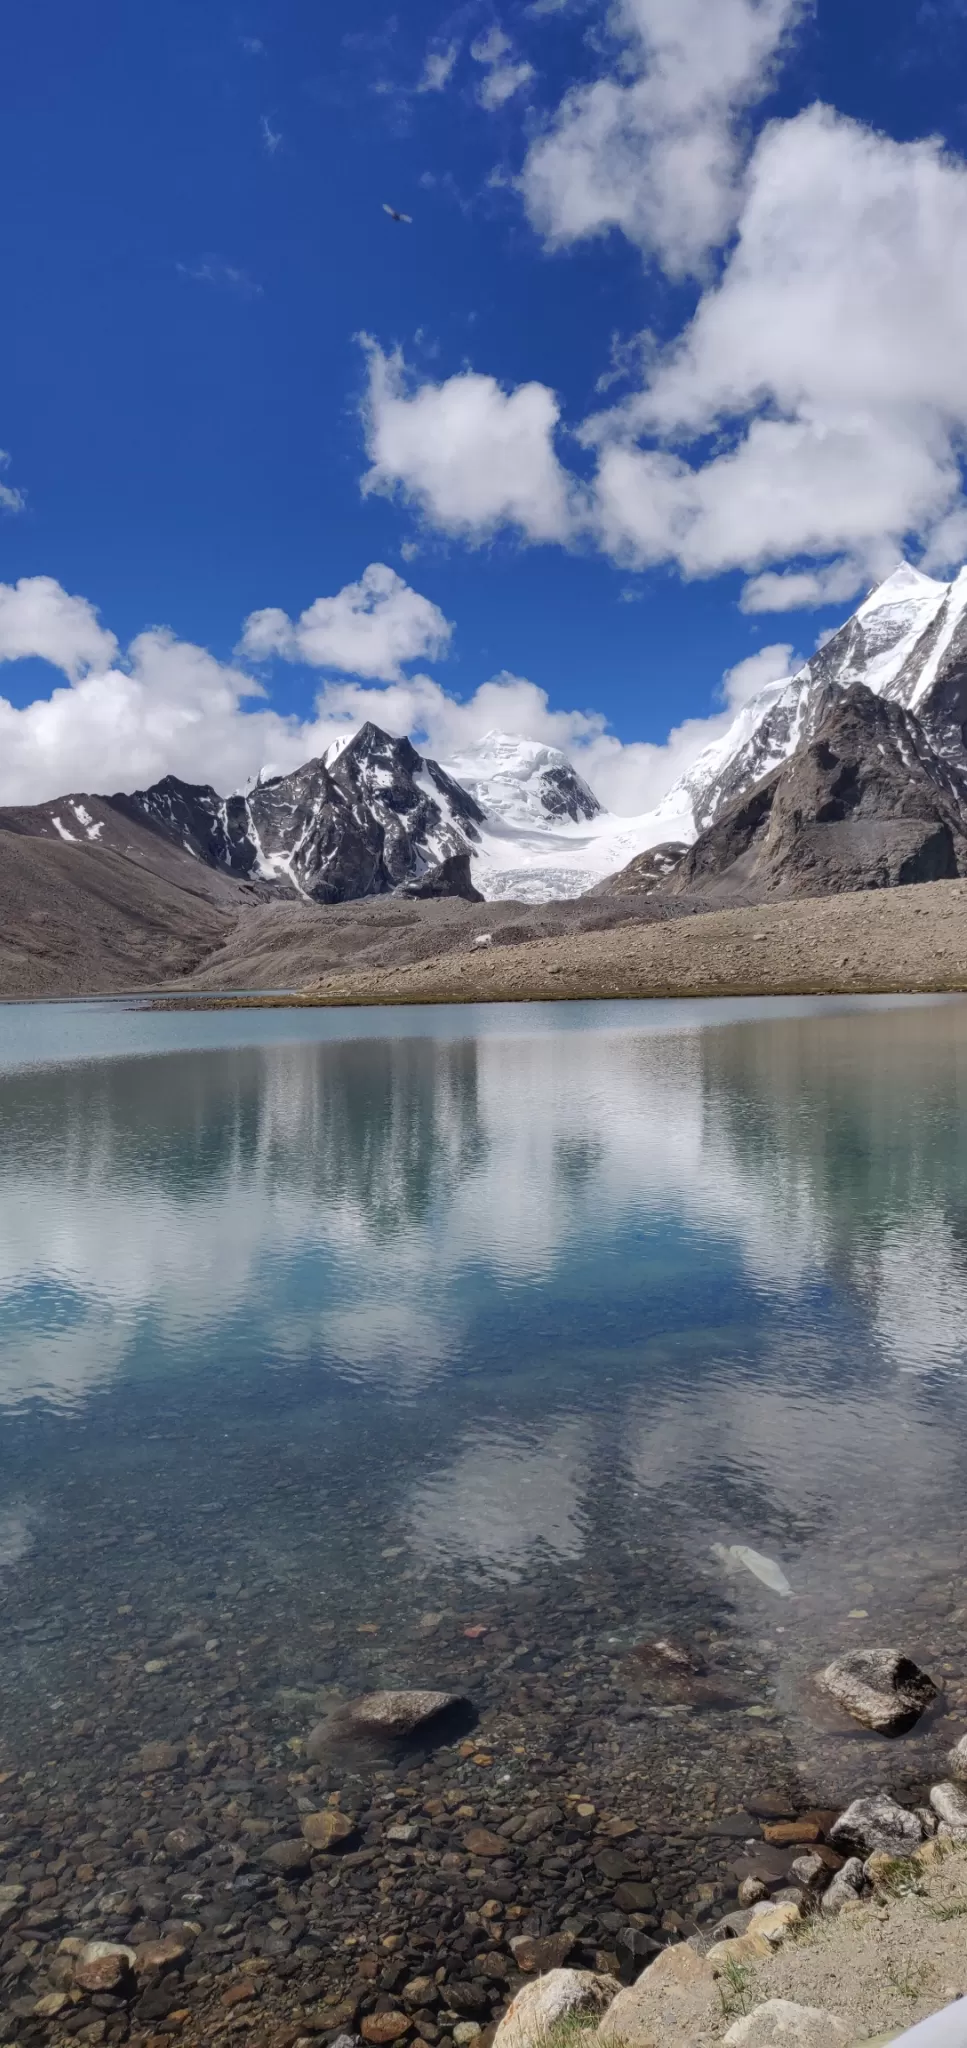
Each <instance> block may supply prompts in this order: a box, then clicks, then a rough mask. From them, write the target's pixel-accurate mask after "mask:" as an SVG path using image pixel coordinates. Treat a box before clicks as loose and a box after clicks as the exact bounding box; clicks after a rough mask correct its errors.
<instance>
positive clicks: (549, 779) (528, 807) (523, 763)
mask: <svg viewBox="0 0 967 2048" xmlns="http://www.w3.org/2000/svg"><path fill="white" fill-rule="evenodd" d="M447 772H448V774H450V775H451V776H452V777H453V780H454V781H455V782H459V783H460V785H461V787H462V788H463V789H466V790H469V792H470V795H471V796H472V797H473V798H474V799H475V801H476V802H477V803H478V804H479V805H480V808H481V810H482V811H483V812H484V813H485V814H486V817H487V819H488V822H489V823H490V824H491V825H499V824H506V825H510V826H521V825H541V824H543V825H546V824H548V823H549V822H550V821H554V822H560V823H563V822H564V821H565V820H566V819H570V820H571V822H572V823H573V824H577V823H578V821H579V820H580V819H582V818H596V817H597V815H598V813H599V811H600V810H601V805H600V804H599V802H598V799H597V797H596V796H595V795H594V793H593V791H591V790H590V789H589V788H588V785H587V783H586V782H584V781H583V780H582V778H581V776H580V775H578V773H577V771H576V769H575V768H573V767H572V765H571V763H570V761H569V760H568V758H567V755H566V754H562V752H561V750H560V748H559V747H549V746H547V745H546V744H545V743H544V741H542V740H525V739H519V738H518V737H517V736H516V735H515V734H513V733H506V732H497V731H496V730H495V731H492V732H488V733H485V734H484V737H483V739H481V740H477V741H476V742H475V744H474V745H472V746H470V747H465V748H464V749H463V751H462V752H461V753H460V754H457V755H456V756H455V757H454V758H453V759H452V760H451V761H449V762H448V763H447Z"/></svg>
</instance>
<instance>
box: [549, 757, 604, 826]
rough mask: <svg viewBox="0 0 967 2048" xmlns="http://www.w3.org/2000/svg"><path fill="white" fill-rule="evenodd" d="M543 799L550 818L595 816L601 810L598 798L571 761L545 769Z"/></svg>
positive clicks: (574, 818)
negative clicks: (572, 765)
mask: <svg viewBox="0 0 967 2048" xmlns="http://www.w3.org/2000/svg"><path fill="white" fill-rule="evenodd" d="M541 802H542V804H543V807H544V809H545V811H546V812H547V815H548V817H549V818H571V819H572V820H573V822H574V823H575V824H577V823H578V821H579V819H581V818H596V817H598V815H599V813H600V811H601V805H600V804H599V802H598V799H597V797H596V796H595V795H594V794H593V792H592V791H591V790H590V789H589V788H588V785H587V783H586V782H582V780H581V777H580V775H578V773H577V772H576V770H575V769H574V768H572V767H571V764H570V762H569V761H568V762H562V763H561V765H560V767H557V766H555V767H553V768H545V770H544V772H543V774H542V776H541Z"/></svg>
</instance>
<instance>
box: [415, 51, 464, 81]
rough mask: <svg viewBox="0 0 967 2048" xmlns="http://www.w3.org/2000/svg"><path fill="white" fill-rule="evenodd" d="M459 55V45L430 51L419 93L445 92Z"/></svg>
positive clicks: (427, 55)
mask: <svg viewBox="0 0 967 2048" xmlns="http://www.w3.org/2000/svg"><path fill="white" fill-rule="evenodd" d="M459 55H460V45H459V43H447V44H446V46H445V47H444V48H443V49H430V50H428V51H427V53H426V62H425V63H424V66H423V76H422V78H421V79H420V83H419V85H418V86H417V88H416V89H417V92H444V91H445V89H446V87H447V86H448V85H449V83H450V79H451V78H452V76H453V71H454V67H455V65H456V61H457V58H458V57H459Z"/></svg>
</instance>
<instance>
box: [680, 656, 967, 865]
mask: <svg viewBox="0 0 967 2048" xmlns="http://www.w3.org/2000/svg"><path fill="white" fill-rule="evenodd" d="M965 873H967V777H965V776H964V775H963V774H962V772H961V771H960V770H959V769H958V768H957V767H956V766H954V765H953V764H952V763H949V762H947V761H945V760H944V759H943V758H942V757H941V755H940V754H939V753H938V752H937V751H936V749H935V748H934V747H933V746H932V745H931V743H930V741H929V740H928V739H927V737H926V734H925V733H924V731H923V728H922V726H921V725H920V723H919V721H918V720H917V719H916V718H914V717H913V715H912V713H911V712H908V711H904V710H903V708H902V706H901V705H899V704H895V703H892V702H890V701H888V700H887V699H885V698H882V697H877V696H874V694H873V692H872V691H871V690H868V689H866V688H865V686H864V685H863V684H854V685H853V687H852V688H851V689H849V690H846V691H843V692H835V693H831V694H830V695H829V697H828V698H827V699H826V709H825V713H824V716H823V718H822V719H821V721H820V723H819V725H818V727H817V729H816V731H815V733H814V735H813V737H812V738H811V739H809V740H807V741H806V742H805V744H803V745H801V746H800V747H799V749H798V751H797V752H796V753H795V754H793V755H792V756H791V758H790V759H789V760H788V761H787V762H786V763H785V764H784V765H783V766H782V767H781V768H777V769H775V770H774V771H773V773H772V774H771V775H769V776H767V777H766V778H765V780H764V781H762V782H760V783H759V784H758V785H757V786H756V788H754V789H752V790H751V791H749V793H748V794H747V795H746V796H743V797H740V798H739V799H737V801H736V802H735V803H733V804H731V805H729V806H728V807H727V809H726V810H725V811H723V812H722V814H721V816H720V817H718V818H717V819H716V821H715V823H714V824H712V825H710V826H709V827H708V829H707V830H706V831H704V832H702V833H701V834H700V836H699V838H698V839H697V840H696V842H695V845H694V846H693V847H691V848H690V849H689V851H688V852H687V853H686V855H685V856H684V858H683V859H682V861H681V862H680V863H679V865H678V867H677V868H676V869H675V872H674V874H672V875H671V876H670V877H669V878H668V880H667V881H665V882H663V883H660V884H658V890H659V891H660V893H661V894H662V895H668V896H679V895H684V894H687V893H695V894H704V895H710V896H713V897H714V896H715V895H721V896H725V895H728V896H729V897H731V898H732V899H733V900H735V899H740V900H741V899H745V900H746V901H749V902H754V901H761V900H762V898H763V897H765V896H768V895H770V894H781V895H786V896H823V895H828V894H835V893H837V892H839V891H842V890H848V889H887V888H895V887H897V886H899V885H902V884H905V883H911V882H933V881H944V880H947V879H950V878H953V877H954V876H957V875H962V874H965Z"/></svg>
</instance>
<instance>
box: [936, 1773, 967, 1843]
mask: <svg viewBox="0 0 967 2048" xmlns="http://www.w3.org/2000/svg"><path fill="white" fill-rule="evenodd" d="M930 1804H931V1806H932V1807H933V1810H934V1813H935V1814H936V1815H937V1818H938V1820H939V1822H940V1828H939V1830H938V1832H939V1833H941V1834H943V1835H945V1836H947V1838H948V1839H950V1837H951V1836H952V1837H953V1839H954V1840H956V1841H961V1842H963V1841H967V1787H965V1786H963V1785H954V1784H951V1783H950V1781H949V1779H948V1780H947V1781H946V1782H945V1783H943V1784H941V1785H933V1786H931V1788H930Z"/></svg>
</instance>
